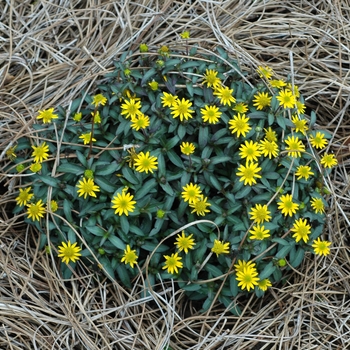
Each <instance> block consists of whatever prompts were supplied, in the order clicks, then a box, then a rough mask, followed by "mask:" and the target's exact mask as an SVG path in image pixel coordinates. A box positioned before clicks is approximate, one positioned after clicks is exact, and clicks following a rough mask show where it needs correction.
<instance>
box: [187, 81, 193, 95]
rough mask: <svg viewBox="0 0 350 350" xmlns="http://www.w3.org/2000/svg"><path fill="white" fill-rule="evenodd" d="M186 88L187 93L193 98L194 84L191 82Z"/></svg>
mask: <svg viewBox="0 0 350 350" xmlns="http://www.w3.org/2000/svg"><path fill="white" fill-rule="evenodd" d="M186 88H187V91H188V93H189V94H190V96H191V97H193V84H192V82H190V81H189V82H187V83H186Z"/></svg>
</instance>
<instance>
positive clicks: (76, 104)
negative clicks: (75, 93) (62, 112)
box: [70, 97, 82, 113]
mask: <svg viewBox="0 0 350 350" xmlns="http://www.w3.org/2000/svg"><path fill="white" fill-rule="evenodd" d="M81 100H82V98H81V97H80V98H76V99H75V100H73V101H72V104H71V106H70V110H71V111H72V112H73V113H75V112H76V111H77V110H78V108H79V106H80V103H81Z"/></svg>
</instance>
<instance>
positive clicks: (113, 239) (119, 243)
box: [108, 235, 126, 250]
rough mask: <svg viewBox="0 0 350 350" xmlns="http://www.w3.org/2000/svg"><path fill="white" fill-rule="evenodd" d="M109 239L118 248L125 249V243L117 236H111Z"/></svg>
mask: <svg viewBox="0 0 350 350" xmlns="http://www.w3.org/2000/svg"><path fill="white" fill-rule="evenodd" d="M108 240H109V241H110V242H111V243H112V244H113V245H114V246H115V247H116V248H118V249H120V250H125V248H126V246H125V243H124V242H123V241H122V240H121V239H120V238H119V237H117V236H112V235H111V236H109V237H108Z"/></svg>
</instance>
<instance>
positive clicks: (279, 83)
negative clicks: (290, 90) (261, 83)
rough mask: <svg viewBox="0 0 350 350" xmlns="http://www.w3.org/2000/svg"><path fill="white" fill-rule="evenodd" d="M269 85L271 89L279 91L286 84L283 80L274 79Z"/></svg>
mask: <svg viewBox="0 0 350 350" xmlns="http://www.w3.org/2000/svg"><path fill="white" fill-rule="evenodd" d="M269 83H270V85H271V86H272V87H274V88H277V89H280V88H282V87H283V86H286V85H287V83H286V82H284V81H283V80H276V79H274V80H270V81H269Z"/></svg>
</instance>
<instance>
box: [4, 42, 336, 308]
mask: <svg viewBox="0 0 350 350" xmlns="http://www.w3.org/2000/svg"><path fill="white" fill-rule="evenodd" d="M107 78H108V80H107V82H106V83H105V84H104V85H101V86H99V91H98V93H97V94H95V95H90V94H89V93H87V92H86V91H85V92H83V93H82V97H79V98H77V99H75V100H74V101H73V102H72V103H71V105H70V107H69V109H67V110H66V109H64V108H62V107H56V108H50V109H47V110H44V111H40V112H39V114H38V117H37V123H36V124H34V126H33V127H34V129H35V130H36V132H35V136H36V137H35V138H28V137H23V138H22V139H20V140H19V142H18V144H17V146H16V149H14V148H12V149H10V150H8V155H9V156H11V157H12V159H13V160H14V161H15V162H16V164H15V165H14V166H12V167H11V168H10V169H8V171H9V172H16V171H17V172H18V176H19V177H21V187H20V188H19V194H18V197H17V198H16V202H17V206H16V209H15V212H16V213H20V212H22V213H24V216H25V221H26V222H28V223H30V224H32V225H34V226H35V227H36V228H37V230H38V231H39V232H41V235H40V245H41V248H44V247H45V246H48V245H49V246H51V248H54V249H51V252H54V253H55V251H57V253H59V255H58V256H59V257H61V258H62V259H63V261H64V263H62V264H61V267H62V273H63V276H64V277H69V276H70V274H71V270H70V269H69V268H68V267H67V264H70V267H73V268H74V267H75V264H76V261H77V260H79V259H81V260H82V261H83V262H84V263H85V264H86V265H87V266H90V267H91V268H94V267H95V266H99V267H100V268H102V270H104V271H105V272H106V273H107V274H108V275H109V276H110V277H112V278H117V279H118V280H120V281H121V282H122V283H123V284H124V285H125V286H130V285H131V280H132V279H133V278H134V277H135V276H136V275H137V274H138V273H139V269H138V268H140V269H141V270H143V271H144V270H145V269H146V268H147V269H148V276H149V277H148V278H149V282H150V283H151V284H152V285H153V284H155V283H156V281H157V279H160V278H161V279H163V280H167V279H170V278H174V279H176V280H177V281H178V285H179V286H180V287H181V288H183V289H184V290H185V291H186V293H187V294H188V297H189V298H191V299H194V300H203V309H207V308H209V307H210V305H211V303H212V301H213V300H214V298H215V294H216V293H217V291H220V294H219V296H218V299H219V300H220V301H221V302H222V303H223V304H224V305H226V306H228V305H231V304H230V303H231V298H232V297H234V296H236V295H237V294H238V293H240V292H244V293H248V292H252V291H253V292H255V293H256V295H257V296H261V295H262V294H263V293H264V292H265V291H266V290H267V289H268V287H270V286H271V285H273V283H275V282H277V281H279V280H281V278H282V277H283V276H284V274H285V275H287V274H288V273H287V271H288V270H289V269H290V268H289V266H292V267H294V268H296V267H297V266H299V265H300V263H301V262H302V260H303V258H304V254H305V252H308V251H312V252H315V253H316V254H321V255H322V254H323V255H327V254H328V253H329V245H330V242H327V241H324V240H321V239H320V235H321V234H322V229H323V224H324V220H325V214H324V212H325V207H326V202H325V199H324V195H325V194H327V193H328V192H327V189H326V188H325V186H324V184H323V176H324V175H325V174H326V173H328V172H330V171H331V169H330V168H331V167H333V166H335V165H336V164H337V161H336V158H335V157H334V155H333V154H331V153H327V151H326V150H325V148H326V146H327V144H328V141H327V139H328V138H329V136H330V135H329V134H328V133H327V132H325V131H322V130H313V127H314V125H315V121H316V116H315V113H314V112H311V115H310V116H307V115H305V110H306V108H305V105H304V103H303V102H304V100H303V97H302V96H301V95H300V93H299V90H298V88H297V86H295V85H293V84H292V83H291V82H290V81H289V80H286V81H284V80H280V79H276V77H275V76H274V73H273V71H272V70H271V69H270V68H269V67H258V69H257V71H256V72H250V71H249V70H248V69H244V68H242V67H241V66H240V65H239V63H238V62H237V61H236V60H235V59H232V58H230V57H229V56H228V54H227V53H226V52H225V51H224V50H223V49H220V48H218V50H217V52H216V53H213V54H207V53H206V52H203V51H202V50H201V49H200V48H197V47H191V48H188V47H186V49H184V50H170V48H168V47H166V46H164V47H162V48H160V49H159V50H158V51H157V52H149V50H148V47H147V45H145V44H142V45H141V46H140V52H139V53H125V54H123V55H122V56H121V57H120V58H119V59H118V60H117V61H116V62H115V70H114V72H113V73H110V74H108V76H107ZM199 219H205V220H206V221H203V222H200V223H196V224H194V225H189V226H188V227H187V228H186V229H185V230H182V227H183V226H184V225H186V224H189V223H193V222H196V221H197V220H199ZM210 221H211V222H210ZM217 228H218V229H219V231H218V230H217ZM176 230H178V231H179V232H178V233H176V234H173V233H174V232H175V231H176ZM48 251H50V249H48ZM149 257H151V259H150V261H149V263H148V264H147V266H146V265H145V262H146V261H147V259H148V258H149ZM95 258H97V260H98V261H96V260H95ZM70 261H72V262H70ZM137 267H138V268H137ZM97 271H99V270H98V269H97ZM232 312H235V313H239V308H238V307H237V306H233V307H232Z"/></svg>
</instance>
